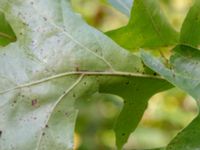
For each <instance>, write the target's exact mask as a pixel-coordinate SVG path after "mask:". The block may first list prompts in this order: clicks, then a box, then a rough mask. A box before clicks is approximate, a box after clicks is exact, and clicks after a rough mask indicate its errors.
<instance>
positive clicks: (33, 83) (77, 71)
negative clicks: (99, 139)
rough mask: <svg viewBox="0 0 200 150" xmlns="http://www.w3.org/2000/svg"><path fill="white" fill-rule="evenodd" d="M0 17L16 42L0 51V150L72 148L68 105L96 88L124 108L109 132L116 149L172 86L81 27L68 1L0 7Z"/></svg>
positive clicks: (15, 1)
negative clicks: (150, 101) (161, 93)
mask: <svg viewBox="0 0 200 150" xmlns="http://www.w3.org/2000/svg"><path fill="white" fill-rule="evenodd" d="M0 10H1V11H2V12H4V13H5V16H6V18H7V20H8V21H9V23H10V24H11V25H12V27H13V29H14V32H15V33H16V36H17V39H18V40H17V42H15V43H13V44H9V45H8V46H7V47H3V48H1V49H0V77H1V78H0V108H1V109H0V149H1V150H13V149H15V150H32V149H36V150H66V149H69V150H71V149H73V134H74V133H73V132H74V126H75V120H76V116H77V114H78V110H76V109H75V108H74V102H75V101H76V100H78V99H85V98H86V97H90V96H91V95H92V94H93V93H96V92H98V91H99V86H100V92H103V93H111V94H112V93H113V94H116V95H119V96H121V97H123V98H124V100H125V102H126V103H127V104H125V106H124V108H123V110H122V113H121V114H120V116H119V119H118V121H117V125H116V128H115V130H116V135H117V145H118V147H119V148H121V147H122V145H123V144H124V143H125V142H126V140H127V138H128V135H129V134H130V132H132V131H134V129H135V128H136V125H137V124H138V122H139V120H140V118H141V116H142V113H143V111H144V109H145V108H146V106H147V101H148V98H149V97H150V96H151V95H153V94H154V93H156V92H158V91H161V90H164V89H167V88H169V87H171V85H170V84H168V82H166V81H165V80H163V79H162V78H160V77H159V76H154V75H152V74H150V73H149V74H147V73H146V71H145V70H146V69H145V68H144V66H143V64H142V62H141V60H140V59H139V58H138V57H137V56H134V55H132V54H130V53H128V52H127V51H125V50H124V49H122V48H121V47H119V46H118V45H117V44H115V43H114V42H113V41H112V40H110V39H109V38H107V37H106V36H104V35H103V34H102V33H101V32H98V31H96V30H95V29H93V28H91V27H89V26H88V25H87V24H86V23H84V22H83V21H82V19H81V18H80V16H79V15H77V14H76V13H73V11H72V9H71V6H70V1H69V0H60V1H55V0H42V1H41V0H31V1H29V0H27V1H22V0H10V1H9V3H8V1H7V0H1V1H0ZM119 60H123V61H122V62H121V61H119ZM128 82H130V84H128V85H127V83H128ZM152 83H153V86H152ZM122 84H124V85H123V86H122ZM111 87H112V88H111ZM120 89H122V90H120ZM125 89H127V90H125ZM141 90H143V92H142V94H141ZM116 91H118V92H119V93H116ZM128 91H129V92H128ZM139 91H140V92H139ZM125 93H126V94H127V95H126V96H125V95H124V94H125ZM145 93H146V94H145ZM128 104H129V105H128ZM127 114H130V115H131V116H127ZM127 117H128V118H127ZM135 118H136V120H135ZM123 122H124V123H127V122H129V124H124V123H123ZM124 127H126V128H125V129H124ZM120 133H125V135H124V134H123V135H119V134H120Z"/></svg>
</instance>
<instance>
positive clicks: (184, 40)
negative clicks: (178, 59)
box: [180, 0, 200, 48]
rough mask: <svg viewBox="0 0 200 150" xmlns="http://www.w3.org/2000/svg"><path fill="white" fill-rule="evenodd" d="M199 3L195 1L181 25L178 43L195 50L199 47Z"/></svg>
mask: <svg viewBox="0 0 200 150" xmlns="http://www.w3.org/2000/svg"><path fill="white" fill-rule="evenodd" d="M199 10H200V1H199V0H196V1H195V3H194V5H193V6H192V8H191V9H190V11H189V12H188V14H187V17H186V19H185V21H184V23H183V26H182V30H181V35H180V43H181V44H184V45H188V46H191V47H195V48H197V47H198V46H199V45H200V36H199V34H200V28H199V27H200V11H199Z"/></svg>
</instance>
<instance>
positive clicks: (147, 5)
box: [107, 0, 178, 50]
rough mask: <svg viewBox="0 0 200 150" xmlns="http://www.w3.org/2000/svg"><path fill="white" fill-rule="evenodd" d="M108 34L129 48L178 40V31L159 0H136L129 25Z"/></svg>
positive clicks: (154, 46) (154, 45)
mask: <svg viewBox="0 0 200 150" xmlns="http://www.w3.org/2000/svg"><path fill="white" fill-rule="evenodd" d="M107 35H108V36H110V37H111V38H112V39H113V40H114V41H116V42H117V43H118V44H119V45H121V46H122V47H124V48H126V49H129V50H135V49H138V48H156V47H165V46H171V45H175V44H176V43H177V41H178V33H177V32H176V31H175V30H174V29H173V28H172V27H171V25H170V24H169V22H168V21H167V19H166V17H165V16H164V14H163V13H162V10H161V8H160V5H159V0H135V1H134V4H133V8H132V11H131V17H130V20H129V23H128V25H127V26H125V27H122V28H120V29H117V30H114V31H110V32H108V33H107Z"/></svg>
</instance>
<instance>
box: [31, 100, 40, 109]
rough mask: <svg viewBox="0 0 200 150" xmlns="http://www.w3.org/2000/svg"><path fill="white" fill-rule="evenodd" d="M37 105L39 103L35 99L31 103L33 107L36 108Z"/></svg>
mask: <svg viewBox="0 0 200 150" xmlns="http://www.w3.org/2000/svg"><path fill="white" fill-rule="evenodd" d="M37 103H38V101H37V99H33V100H32V101H31V104H32V106H34V107H35V106H36V105H37Z"/></svg>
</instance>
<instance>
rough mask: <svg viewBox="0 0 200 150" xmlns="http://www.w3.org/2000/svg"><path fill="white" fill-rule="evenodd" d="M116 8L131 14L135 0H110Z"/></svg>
mask: <svg viewBox="0 0 200 150" xmlns="http://www.w3.org/2000/svg"><path fill="white" fill-rule="evenodd" d="M108 1H109V2H110V3H111V4H112V5H113V6H114V7H115V8H117V9H118V10H119V11H121V12H122V13H123V14H125V15H126V16H128V17H129V16H130V13H131V7H132V4H133V0H108Z"/></svg>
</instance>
